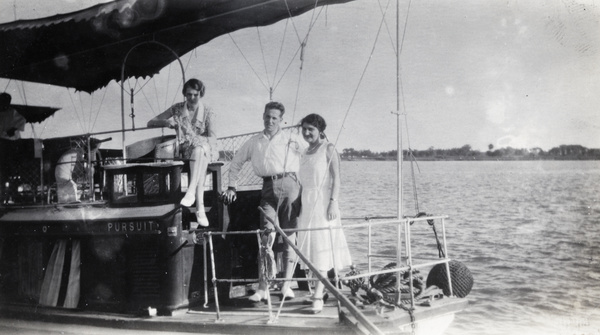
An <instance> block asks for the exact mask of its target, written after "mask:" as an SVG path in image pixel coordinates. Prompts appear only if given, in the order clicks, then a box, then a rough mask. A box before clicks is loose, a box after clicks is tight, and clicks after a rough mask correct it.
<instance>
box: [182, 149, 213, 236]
mask: <svg viewBox="0 0 600 335" xmlns="http://www.w3.org/2000/svg"><path fill="white" fill-rule="evenodd" d="M207 167H208V159H207V158H206V155H205V154H204V149H203V148H202V147H196V148H194V151H193V152H192V156H191V157H190V181H189V184H188V190H187V192H186V193H185V196H184V197H183V199H181V204H182V205H183V206H186V207H190V206H192V205H193V204H194V201H195V202H196V218H197V220H198V224H200V225H201V226H208V219H207V218H206V213H205V210H204V181H205V179H206V169H207Z"/></svg>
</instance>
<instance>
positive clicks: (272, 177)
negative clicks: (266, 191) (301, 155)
mask: <svg viewBox="0 0 600 335" xmlns="http://www.w3.org/2000/svg"><path fill="white" fill-rule="evenodd" d="M285 177H292V178H294V179H296V173H295V172H284V173H279V174H276V175H273V176H267V177H263V180H264V181H270V180H277V179H281V178H285Z"/></svg>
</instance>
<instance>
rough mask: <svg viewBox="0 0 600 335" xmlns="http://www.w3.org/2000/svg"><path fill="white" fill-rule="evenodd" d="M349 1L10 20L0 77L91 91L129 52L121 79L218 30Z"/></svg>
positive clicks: (150, 3)
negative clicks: (123, 75)
mask: <svg viewBox="0 0 600 335" xmlns="http://www.w3.org/2000/svg"><path fill="white" fill-rule="evenodd" d="M348 1H351V0H119V1H114V2H109V3H105V4H100V5H96V6H93V7H90V8H87V9H84V10H81V11H78V12H73V13H69V14H61V15H56V16H51V17H47V18H42V19H36V20H20V21H14V22H11V23H6V24H2V25H0V59H1V60H2V61H1V62H0V77H3V78H11V79H17V80H24V81H31V82H37V83H46V84H52V85H58V86H64V87H72V88H75V89H77V90H80V91H85V92H92V91H95V90H97V89H99V88H102V87H104V86H106V84H108V83H109V82H110V81H111V80H113V79H114V80H117V81H119V80H121V67H122V65H123V61H124V59H125V57H126V56H127V55H128V53H129V56H127V57H128V58H127V64H126V73H125V77H126V78H129V77H146V76H153V75H154V74H156V73H158V71H159V70H160V69H161V68H163V67H164V66H166V65H168V64H169V63H171V62H173V61H174V60H175V59H177V57H178V56H181V55H183V54H185V53H187V52H189V51H191V50H193V49H194V48H196V47H197V46H199V45H202V44H204V43H207V42H209V41H210V40H212V39H213V38H215V37H218V36H220V35H223V34H227V33H230V32H233V31H236V30H238V29H241V28H246V27H253V26H265V25H269V24H272V23H275V22H277V21H279V20H282V19H285V18H288V17H290V16H296V15H299V14H302V13H304V12H306V11H309V10H311V9H313V8H315V7H316V6H322V5H327V4H334V3H343V2H348ZM148 41H154V42H157V43H145V44H143V45H140V43H142V42H148ZM159 43H160V44H163V45H164V46H167V47H168V48H170V49H172V51H169V50H168V49H167V48H164V47H163V46H161V45H159ZM138 45H139V46H138ZM136 46H138V47H136ZM134 47H135V48H134ZM132 49H133V51H132ZM130 51H131V53H130ZM173 52H174V53H175V54H173ZM149 55H151V56H149ZM224 57H226V55H224Z"/></svg>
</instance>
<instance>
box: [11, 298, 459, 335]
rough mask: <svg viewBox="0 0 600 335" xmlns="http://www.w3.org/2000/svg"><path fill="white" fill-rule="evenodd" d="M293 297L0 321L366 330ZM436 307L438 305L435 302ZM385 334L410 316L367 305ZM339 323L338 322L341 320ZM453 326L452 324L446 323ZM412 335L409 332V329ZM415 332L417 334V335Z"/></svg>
mask: <svg viewBox="0 0 600 335" xmlns="http://www.w3.org/2000/svg"><path fill="white" fill-rule="evenodd" d="M295 293H296V298H295V299H292V300H287V301H285V303H284V304H283V308H282V309H281V311H279V306H280V303H281V299H280V297H281V295H280V294H279V292H273V293H272V295H271V304H272V305H271V312H269V305H268V304H267V303H266V302H259V303H252V302H250V301H248V300H247V299H246V298H245V297H244V298H238V299H232V300H230V301H228V302H227V303H225V302H221V303H220V312H219V315H218V316H217V313H216V309H215V306H214V303H211V304H210V306H208V307H207V308H204V307H203V306H197V307H193V308H190V309H182V310H178V311H175V312H174V313H173V315H171V316H149V315H145V316H141V315H124V314H112V313H103V312H94V311H82V310H72V309H59V308H47V307H40V306H31V305H17V304H0V315H2V316H1V317H2V318H13V319H25V320H36V321H44V322H52V323H63V324H79V325H87V326H97V327H107V328H115V329H136V330H151V331H171V332H193V333H205V334H261V335H263V334H264V335H268V334H277V335H281V334H285V335H292V334H302V335H308V334H311V335H312V334H364V333H365V330H364V329H363V328H362V327H361V326H360V325H357V322H356V320H355V319H354V318H353V317H352V315H350V313H348V311H347V310H345V309H344V308H342V309H341V310H340V311H341V314H340V313H338V303H337V300H336V299H335V298H333V297H332V295H331V294H330V298H329V299H328V300H327V301H326V303H325V306H324V308H323V311H322V312H321V313H318V314H314V313H312V311H311V310H310V309H311V305H310V304H307V303H305V300H306V298H307V297H308V296H307V295H308V292H306V291H295ZM466 304H467V301H466V300H465V299H454V298H452V299H442V300H440V301H439V302H437V308H436V306H433V307H423V306H418V307H417V309H416V310H415V313H414V318H415V321H417V322H423V321H427V320H430V319H432V318H433V317H437V316H439V315H440V313H441V311H442V310H443V311H442V314H447V315H453V313H454V312H458V311H460V310H462V309H463V308H464V307H465V306H466ZM434 305H436V303H434ZM361 310H362V311H363V312H364V314H366V315H367V316H369V318H370V319H371V320H372V321H373V322H374V323H375V324H376V325H377V326H378V327H379V328H380V329H381V330H382V332H383V333H385V334H403V333H405V330H401V329H400V328H398V327H399V325H402V324H406V323H410V315H409V314H408V312H406V311H403V310H401V309H396V311H394V312H391V311H389V310H388V311H387V312H384V313H380V312H381V310H377V309H376V308H373V307H371V306H366V307H364V308H361ZM340 320H341V321H340ZM450 321H451V320H450ZM408 330H409V331H408V332H407V333H410V327H409V328H408ZM417 333H418V332H417Z"/></svg>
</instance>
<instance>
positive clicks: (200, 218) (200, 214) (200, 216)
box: [196, 211, 209, 227]
mask: <svg viewBox="0 0 600 335" xmlns="http://www.w3.org/2000/svg"><path fill="white" fill-rule="evenodd" d="M196 222H198V225H199V226H202V227H208V225H209V222H208V218H207V217H206V213H205V212H204V211H197V212H196Z"/></svg>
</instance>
